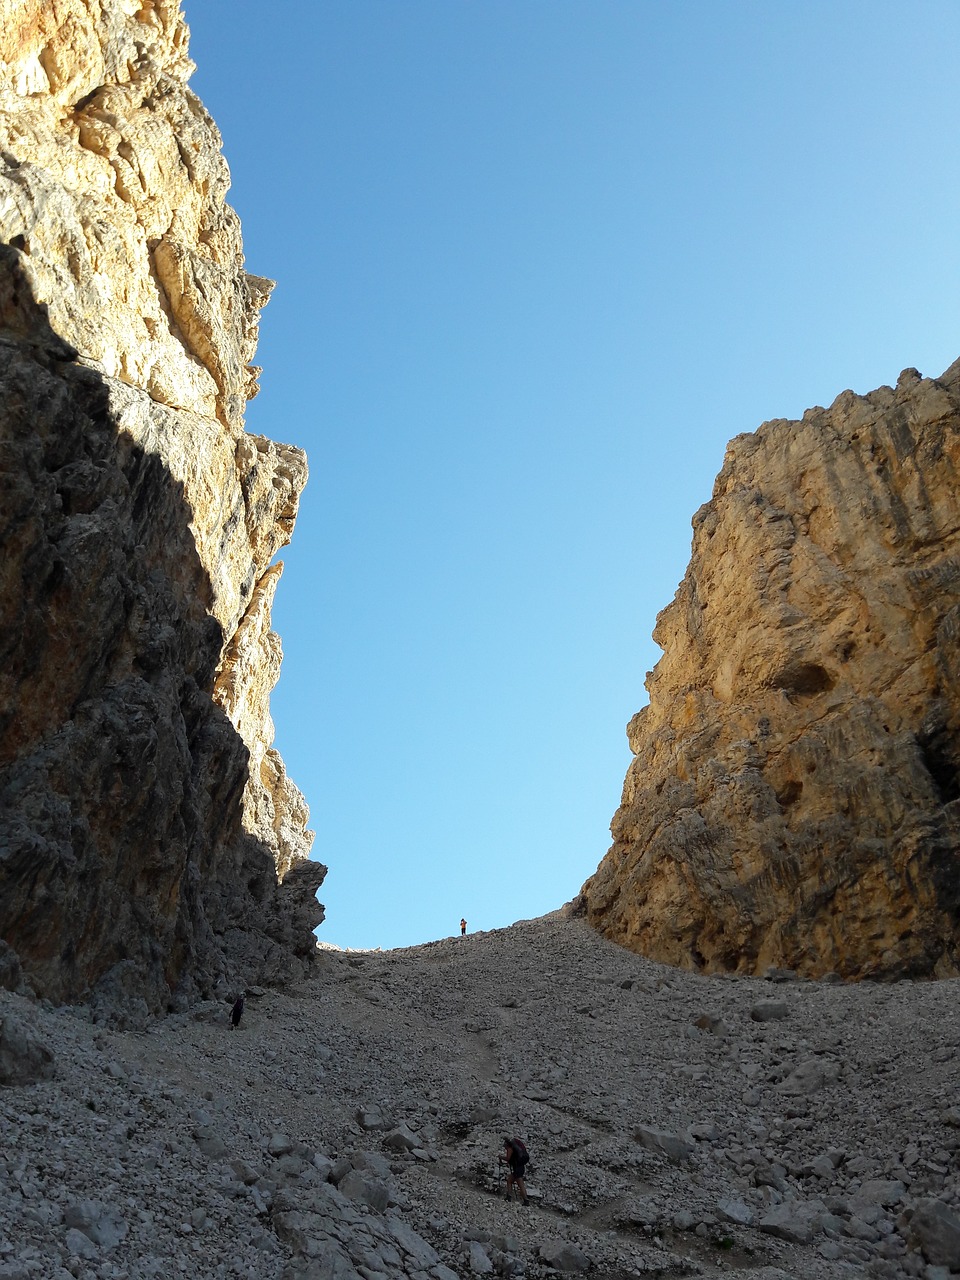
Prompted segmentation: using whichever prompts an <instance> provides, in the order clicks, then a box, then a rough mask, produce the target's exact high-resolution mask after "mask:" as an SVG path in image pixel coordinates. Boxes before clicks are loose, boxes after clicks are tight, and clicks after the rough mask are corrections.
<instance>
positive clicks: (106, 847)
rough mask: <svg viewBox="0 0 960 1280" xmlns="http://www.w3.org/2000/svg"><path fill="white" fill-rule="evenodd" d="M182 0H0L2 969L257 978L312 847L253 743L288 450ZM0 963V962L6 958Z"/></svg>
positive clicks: (273, 672)
mask: <svg viewBox="0 0 960 1280" xmlns="http://www.w3.org/2000/svg"><path fill="white" fill-rule="evenodd" d="M191 71H192V64H191V63H190V62H189V60H188V58H187V29H186V27H185V25H184V22H183V19H182V17H181V14H180V11H179V5H178V3H176V2H175V0H144V2H143V3H140V2H139V0H137V2H136V3H127V2H126V0H56V3H53V4H51V3H49V2H48V0H0V135H2V139H0V140H2V146H0V241H2V242H3V244H2V247H0V938H2V939H3V942H4V944H5V946H0V981H4V980H5V981H7V983H8V985H13V984H14V983H16V982H24V981H25V982H27V983H29V984H30V985H31V986H32V988H33V989H34V990H35V991H36V992H37V993H38V994H40V995H44V996H49V997H51V998H52V999H54V1000H75V999H80V998H84V997H86V996H88V995H89V994H90V993H91V991H93V990H94V989H96V990H97V991H98V992H99V993H100V994H101V995H102V994H103V993H104V992H110V991H115V992H126V993H128V994H129V993H130V992H133V991H136V992H137V993H138V998H140V996H142V997H143V998H144V999H145V1001H146V1004H147V1005H148V1006H150V1007H153V1008H161V1007H164V1006H165V1005H166V1004H169V1003H170V1002H171V1001H175V1000H176V999H177V998H179V996H180V995H184V994H185V995H189V994H191V993H193V992H196V991H211V990H215V989H216V988H217V986H218V984H219V985H220V986H229V985H232V984H237V983H249V982H252V981H256V980H268V981H269V980H275V979H280V978H283V977H284V976H286V975H289V974H290V973H293V972H297V971H299V969H300V968H301V967H302V966H303V964H306V963H309V959H310V957H311V956H312V954H313V951H314V940H313V934H312V929H313V927H314V926H315V925H316V924H317V923H318V922H319V920H320V919H322V908H321V907H320V906H319V905H318V904H317V902H316V898H315V890H316V888H317V887H318V885H319V883H320V882H321V880H322V878H323V874H324V868H323V867H321V866H319V864H316V863H311V862H309V861H308V860H307V854H308V851H309V847H310V842H311V839H312V835H311V833H310V832H308V831H307V830H306V820H307V809H306V805H305V803H304V800H303V797H302V796H301V795H300V793H299V791H298V790H297V788H296V787H295V786H294V785H293V783H292V782H291V781H290V780H289V779H288V778H287V775H286V771H285V769H284V766H283V762H282V760H281V759H280V757H279V756H278V755H277V753H276V751H275V750H273V748H272V740H273V724H272V721H271V719H270V713H269V696H270V692H271V690H272V688H273V686H274V684H275V683H276V679H277V676H278V673H279V667H280V659H281V651H280V644H279V640H278V638H277V637H276V635H274V634H273V633H272V631H271V630H270V607H271V602H272V600H273V595H274V591H275V589H276V584H277V579H278V577H279V574H280V566H279V565H274V564H272V563H271V562H272V560H273V557H274V555H275V553H276V552H277V550H278V549H279V548H280V547H282V546H284V545H285V544H286V543H287V542H288V541H289V539H290V535H291V532H292V529H293V524H294V520H295V518H296V514H297V504H298V501H299V497H300V493H301V491H302V489H303V486H304V483H305V481H306V476H307V468H306V460H305V458H304V456H303V454H302V453H301V452H300V450H298V449H295V448H293V447H291V446H289V445H283V444H275V443H273V442H272V441H269V440H266V439H263V438H262V437H259V436H254V435H249V434H247V433H246V432H245V431H244V428H243V412H244V406H245V404H246V401H247V400H248V399H249V398H250V397H251V396H252V395H254V394H255V392H256V376H257V373H258V370H257V369H255V368H254V367H253V366H252V365H251V364H250V363H249V362H250V361H251V360H252V358H253V355H254V351H255V346H256V339H257V328H258V318H259V311H260V308H261V307H262V306H263V304H264V303H265V302H266V300H267V297H268V295H269V291H270V288H271V284H270V282H269V281H267V280H264V279H262V278H260V277H258V276H252V275H249V274H248V273H247V272H246V271H245V270H244V262H243V254H242V246H241V239H240V226H239V222H238V220H237V217H236V215H235V214H234V212H233V211H232V210H231V209H230V207H229V205H227V203H226V199H225V197H226V192H227V188H228V185H229V174H228V171H227V167H226V164H225V162H224V159H223V157H222V155H221V153H220V137H219V134H218V132H217V130H216V127H215V126H214V124H213V122H212V120H211V119H210V117H209V116H208V114H207V113H206V111H205V110H204V108H203V106H202V104H201V103H200V102H199V100H198V99H197V98H196V97H195V96H194V95H193V94H192V93H191V92H190V90H189V89H188V88H187V79H188V76H189V74H190V72H191ZM4 975H6V978H4Z"/></svg>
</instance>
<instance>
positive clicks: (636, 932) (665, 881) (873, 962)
mask: <svg viewBox="0 0 960 1280" xmlns="http://www.w3.org/2000/svg"><path fill="white" fill-rule="evenodd" d="M958 472H960V362H958V363H957V364H955V365H953V366H952V367H951V368H950V369H949V370H948V371H947V372H946V373H945V374H944V375H943V377H942V378H939V379H936V380H933V379H925V378H921V377H920V375H919V374H918V373H917V372H916V371H915V370H912V369H908V370H906V371H905V372H904V373H903V374H902V375H901V377H900V380H899V382H898V384H897V388H896V390H892V389H891V388H890V387H881V388H880V389H879V390H878V391H875V392H873V393H871V394H870V395H867V396H857V395H854V394H853V393H852V392H844V393H843V394H842V395H841V396H839V397H838V399H837V400H836V402H835V403H834V404H833V405H832V406H831V408H830V409H828V410H824V409H819V408H818V409H812V410H809V411H808V412H807V413H806V414H805V415H804V417H803V420H802V421H800V422H788V421H775V422H768V423H765V424H764V425H763V426H762V427H761V428H760V430H759V431H757V432H756V433H755V434H753V435H743V436H738V437H737V438H736V439H735V440H734V441H733V442H732V443H731V445H730V446H729V448H728V451H727V456H726V459H725V462H724V466H723V470H722V471H721V473H720V475H719V476H718V478H717V481H716V485H715V488H714V493H713V498H712V500H711V501H710V502H708V503H707V504H706V505H705V506H704V507H703V508H701V510H700V511H699V512H698V513H697V515H696V517H695V518H694V539H693V554H692V559H691V562H690V566H689V568H688V570H687V574H686V577H685V578H684V580H683V582H682V583H681V585H680V587H679V589H678V591H677V595H676V598H675V599H674V601H673V603H672V604H671V605H670V606H669V607H668V608H667V609H665V610H664V611H663V612H662V613H661V615H660V617H659V618H658V620H657V627H656V630H655V632H654V638H655V639H656V641H657V643H658V644H659V645H660V646H661V647H662V648H663V650H664V654H663V657H662V658H661V660H660V661H659V663H658V664H657V666H656V669H655V670H654V671H653V672H652V674H651V675H650V676H648V679H647V689H648V691H649V695H650V702H649V706H648V707H646V708H645V709H644V710H643V711H641V712H640V713H639V714H638V715H637V716H635V717H634V719H633V720H632V722H631V723H630V726H629V729H628V734H629V739H630V746H631V750H632V751H633V753H634V757H635V758H634V760H633V762H632V764H631V766H630V769H629V771H628V773H627V778H626V782H625V784H624V790H623V800H622V804H621V807H620V809H619V810H618V812H617V814H616V816H615V818H614V821H613V825H612V834H613V846H612V848H611V849H610V851H609V853H608V854H607V856H606V857H605V859H604V860H603V862H602V863H601V865H600V867H599V869H598V871H597V872H596V874H595V875H594V876H593V877H592V878H591V879H590V880H589V881H588V882H587V883H586V885H584V888H583V891H582V898H581V906H582V907H583V908H584V909H585V910H586V912H587V915H588V917H589V919H590V920H591V921H592V922H593V923H594V925H596V927H597V928H599V929H600V930H602V932H604V933H605V934H607V935H608V936H609V937H611V938H614V939H616V940H617V941H618V942H621V943H623V944H625V945H626V946H629V947H631V948H633V949H634V950H637V951H640V952H642V953H644V954H645V955H649V956H652V957H655V958H658V959H660V960H664V961H667V962H669V963H672V964H677V965H681V966H684V967H687V968H693V967H703V968H706V969H708V970H737V971H740V972H756V971H763V970H764V969H765V968H767V967H768V966H782V967H787V968H791V969H795V970H797V971H799V972H801V973H804V974H808V975H820V974H823V973H825V972H829V971H835V972H837V973H839V974H841V975H842V976H844V977H851V978H853V977H863V976H871V975H874V976H896V975H902V974H913V975H922V974H935V975H946V974H955V973H957V972H958V969H960V773H958V769H960V474H958Z"/></svg>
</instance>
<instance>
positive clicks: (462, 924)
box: [460, 920, 467, 938]
mask: <svg viewBox="0 0 960 1280" xmlns="http://www.w3.org/2000/svg"><path fill="white" fill-rule="evenodd" d="M466 932H467V922H466V920H461V921H460V937H461V938H462V937H463V935H464V934H465V933H466Z"/></svg>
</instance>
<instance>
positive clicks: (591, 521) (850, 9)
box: [184, 0, 960, 947]
mask: <svg viewBox="0 0 960 1280" xmlns="http://www.w3.org/2000/svg"><path fill="white" fill-rule="evenodd" d="M184 10H185V13H186V17H187V20H188V23H189V25H190V27H191V30H192V40H191V51H192V54H193V57H194V58H195V60H196V62H197V64H198V70H197V73H196V75H195V76H194V78H193V81H192V84H193V88H194V89H195V90H196V92H197V93H198V94H199V95H200V97H201V98H202V99H203V101H204V103H205V104H206V106H207V108H208V109H209V111H210V112H211V114H212V115H213V117H214V119H215V120H216V121H217V123H218V125H219V126H220V129H221V132H222V134H223V137H224V150H225V154H226V156H227V159H228V161H229V164H230V168H231V172H232V175H233V191H232V203H233V205H234V207H235V208H236V209H237V211H238V213H239V214H240V217H241V220H242V223H243V229H244V242H245V252H246V259H247V268H248V270H250V271H252V272H254V273H256V274H260V275H266V276H270V277H272V278H274V279H276V280H277V281H278V282H279V283H278V285H277V288H276V290H275V292H274V295H273V298H272V300H271V302H270V304H269V306H268V307H267V309H266V310H265V312H264V313H263V320H262V326H261V343H260V350H259V354H258V363H260V364H262V365H263V366H264V374H263V377H262V380H261V381H262V391H261V394H260V396H259V397H258V398H257V399H256V400H255V401H254V402H253V403H252V404H251V405H250V406H249V408H248V414H247V428H248V430H250V431H255V432H260V433H262V434H264V435H267V436H270V437H272V438H273V439H276V440H281V441H286V442H289V443H293V444H296V445H299V446H301V447H302V448H304V449H305V450H306V452H307V455H308V458H309V463H310V472H311V478H310V483H309V485H308V487H307V490H306V492H305V494H304V497H303V500H302V503H301V508H300V517H299V520H298V522H297V527H296V531H295V534H294V540H293V544H292V545H291V547H289V548H287V549H286V550H285V551H284V553H283V554H282V557H281V558H282V559H283V560H284V561H285V564H286V570H285V573H284V578H283V581H282V583H281V586H280V590H279V593H278V596H277V602H276V606H275V609H274V626H275V628H276V630H277V631H278V632H279V633H280V635H281V637H282V639H283V646H284V654H285V657H284V663H283V674H282V676H281V680H280V684H279V685H278V687H277V690H276V692H275V693H274V696H273V701H272V707H273V715H274V719H275V721H276V726H277V738H276V745H277V747H278V749H279V750H280V752H281V753H282V755H283V757H284V759H285V760H286V762H287V767H288V769H289V772H290V774H291V776H292V777H293V778H294V779H295V780H296V782H297V783H298V785H299V786H300V788H301V790H302V791H303V792H304V794H305V795H306V798H307V801H308V803H309V805H310V809H311V826H312V827H313V828H314V829H315V830H316V832H317V839H316V843H315V845H314V853H313V856H314V857H316V858H318V859H319V860H320V861H322V862H324V863H326V864H327V865H328V867H329V874H328V876H327V879H326V882H325V883H324V885H323V887H322V889H321V891H320V898H321V900H322V901H323V902H324V903H325V904H326V908H327V921H326V923H325V924H324V925H323V926H322V927H321V930H320V936H321V937H322V938H324V939H326V940H327V941H330V942H334V943H336V944H338V945H340V946H350V947H376V946H383V947H393V946H402V945H407V944H409V943H414V942H422V941H426V940H428V939H431V938H437V937H441V936H444V935H446V934H449V933H452V932H455V931H456V929H457V927H458V922H459V920H460V917H461V915H465V916H466V917H467V920H468V923H469V926H470V928H471V930H472V929H489V928H497V927H500V926H503V925H506V924H509V923H512V922H513V921H515V920H517V919H522V918H525V917H529V916H535V915H540V914H542V913H544V912H546V911H549V910H552V909H553V908H555V907H558V906H560V905H561V904H562V903H563V902H565V901H567V900H569V899H570V898H571V897H573V896H574V895H575V894H576V893H577V891H578V890H579V888H580V885H581V884H582V882H583V881H584V880H585V879H586V878H587V877H588V876H589V875H590V874H591V873H592V872H593V871H594V869H595V868H596V866H597V863H598V862H599V861H600V859H601V857H602V856H603V854H604V853H605V852H606V849H607V847H608V845H609V831H608V827H609V823H610V819H611V818H612V816H613V813H614V811H615V810H616V807H617V805H618V803H619V799H620V788H621V785H622V782H623V776H624V773H625V771H626V767H627V764H628V762H629V754H628V750H627V745H626V740H625V736H624V726H625V724H626V722H627V720H628V719H629V718H630V716H632V715H633V713H634V712H635V711H637V710H638V709H639V708H640V707H641V706H642V705H643V704H644V702H645V701H646V694H645V691H644V687H643V681H644V677H645V674H646V672H647V671H648V670H649V669H650V668H651V667H652V666H653V665H654V663H655V662H656V661H657V657H658V654H659V650H658V649H657V647H656V646H655V645H654V644H653V641H652V640H651V638H650V633H651V631H652V629H653V626H654V622H655V619H656V615H657V612H658V611H659V610H660V609H662V608H663V607H664V606H665V605H666V604H668V603H669V601H670V600H671V598H672V597H673V593H674V591H675V590H676V587H677V583H678V582H679V580H680V579H681V578H682V576H683V574H684V571H685V569H686V565H687V561H688V559H689V554H690V536H691V534H690V520H691V517H692V515H693V513H694V512H695V511H696V509H697V507H698V506H699V505H700V504H701V503H703V502H705V501H706V500H707V499H708V498H709V497H710V491H711V487H712V483H713V478H714V476H715V475H716V473H717V471H719V469H720V466H721V464H722V461H723V452H724V446H725V444H726V442H727V440H728V439H730V438H731V437H732V436H734V435H737V434H739V433H740V432H743V431H752V430H755V429H756V427H757V426H759V424H760V423H761V422H762V421H764V420H765V419H768V418H777V417H798V416H800V415H801V414H802V412H803V410H804V409H805V408H807V407H808V406H810V405H814V404H829V403H830V402H831V401H832V400H833V399H834V397H835V396H836V395H837V394H838V393H839V392H840V391H842V390H843V389H844V388H846V387H852V388H853V389H854V390H856V391H860V392H865V391H869V390H871V389H872V388H874V387H875V386H878V385H880V384H882V383H885V382H887V383H890V382H894V381H895V380H896V378H897V375H898V373H899V372H900V370H901V369H902V368H903V367H905V366H907V365H915V366H916V367H918V368H919V369H920V370H921V372H922V373H924V374H929V375H936V374H938V373H940V372H942V371H943V369H945V368H946V367H947V365H948V364H950V363H951V362H952V361H953V360H954V359H955V358H956V357H957V356H958V355H960V341H958V336H957V303H958V276H960V251H958V243H960V241H958V227H960V218H958V212H960V210H958V203H960V181H958V148H957V123H958V119H960V110H958V108H960V77H958V76H957V65H958V54H960V39H958V37H960V5H958V4H957V3H956V0H944V2H939V0H912V2H911V3H910V4H909V5H904V4H903V3H902V0H897V2H896V3H887V2H885V0H863V2H855V0H803V2H801V0H752V2H747V0H336V2H334V0H310V2H307V0H273V3H272V4H270V5H269V6H265V5H264V4H263V3H262V2H260V0H258V2H257V3H254V2H253V0H184Z"/></svg>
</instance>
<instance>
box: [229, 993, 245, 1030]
mask: <svg viewBox="0 0 960 1280" xmlns="http://www.w3.org/2000/svg"><path fill="white" fill-rule="evenodd" d="M242 1017H243V992H242V991H241V992H240V994H239V995H238V996H237V998H236V1000H234V1002H233V1008H232V1009H231V1010H230V1029H231V1031H232V1030H234V1029H235V1028H236V1027H239V1025H240V1019H241V1018H242Z"/></svg>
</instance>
